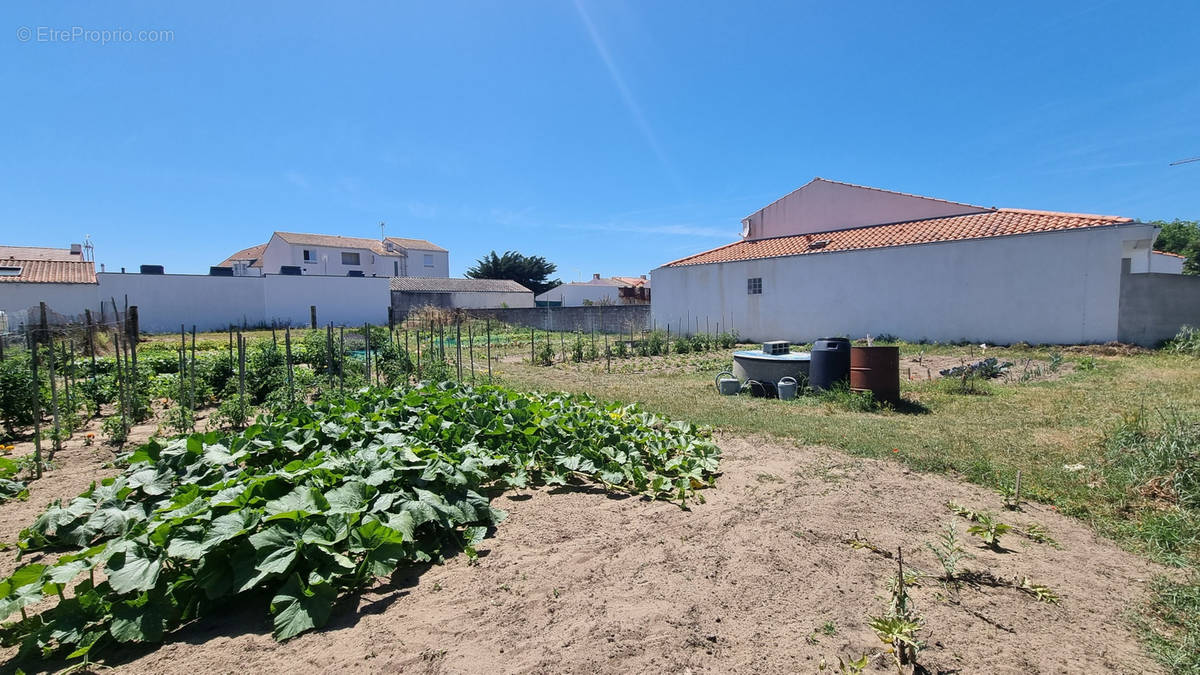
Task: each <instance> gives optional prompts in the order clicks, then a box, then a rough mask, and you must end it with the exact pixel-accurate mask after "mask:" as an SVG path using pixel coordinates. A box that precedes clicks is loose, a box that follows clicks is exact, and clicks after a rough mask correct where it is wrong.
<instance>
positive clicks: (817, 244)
mask: <svg viewBox="0 0 1200 675" xmlns="http://www.w3.org/2000/svg"><path fill="white" fill-rule="evenodd" d="M828 245H829V240H828V239H818V240H816V241H810V242H808V250H810V251H812V250H814V249H818V248H825V247H826V246H828Z"/></svg>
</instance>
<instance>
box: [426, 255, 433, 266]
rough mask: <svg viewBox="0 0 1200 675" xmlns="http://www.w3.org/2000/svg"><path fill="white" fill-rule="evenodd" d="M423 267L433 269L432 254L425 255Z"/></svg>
mask: <svg viewBox="0 0 1200 675" xmlns="http://www.w3.org/2000/svg"><path fill="white" fill-rule="evenodd" d="M425 266H426V267H433V254H432V253H426V254H425Z"/></svg>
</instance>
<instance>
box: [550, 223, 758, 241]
mask: <svg viewBox="0 0 1200 675" xmlns="http://www.w3.org/2000/svg"><path fill="white" fill-rule="evenodd" d="M557 227H559V228H561V229H564V230H587V231H593V232H634V233H637V234H666V235H674V236H682V237H710V238H713V239H734V238H735V237H736V236H737V233H736V232H734V231H732V230H731V229H729V228H724V227H705V226H701V225H686V224H670V225H641V224H635V223H587V224H573V225H567V224H560V225H558V226H557Z"/></svg>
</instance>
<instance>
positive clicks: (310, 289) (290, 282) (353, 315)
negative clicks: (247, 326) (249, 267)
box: [263, 274, 392, 326]
mask: <svg viewBox="0 0 1200 675" xmlns="http://www.w3.org/2000/svg"><path fill="white" fill-rule="evenodd" d="M263 282H264V296H263V297H264V304H265V308H264V320H265V322H266V323H270V322H271V321H276V322H278V323H281V324H285V323H288V322H290V323H291V324H292V325H294V326H295V325H301V326H307V325H308V323H309V306H310V305H316V306H317V323H318V324H328V323H329V322H331V321H332V322H333V323H334V324H335V325H354V324H361V323H364V322H369V323H372V324H376V325H379V324H386V323H387V313H388V306H389V305H390V304H391V302H392V290H391V282H390V280H389V279H385V278H371V277H366V278H361V279H360V278H355V277H317V276H314V277H293V276H282V275H278V274H273V275H268V276H266V277H264V278H263Z"/></svg>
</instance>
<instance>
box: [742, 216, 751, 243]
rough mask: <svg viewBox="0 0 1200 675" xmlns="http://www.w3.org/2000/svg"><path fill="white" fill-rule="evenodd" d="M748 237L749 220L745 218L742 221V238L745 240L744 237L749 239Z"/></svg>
mask: <svg viewBox="0 0 1200 675" xmlns="http://www.w3.org/2000/svg"><path fill="white" fill-rule="evenodd" d="M749 236H750V219H749V218H747V219H745V220H743V221H742V238H743V239H745V238H746V237H749Z"/></svg>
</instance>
